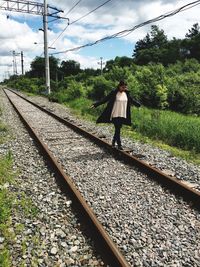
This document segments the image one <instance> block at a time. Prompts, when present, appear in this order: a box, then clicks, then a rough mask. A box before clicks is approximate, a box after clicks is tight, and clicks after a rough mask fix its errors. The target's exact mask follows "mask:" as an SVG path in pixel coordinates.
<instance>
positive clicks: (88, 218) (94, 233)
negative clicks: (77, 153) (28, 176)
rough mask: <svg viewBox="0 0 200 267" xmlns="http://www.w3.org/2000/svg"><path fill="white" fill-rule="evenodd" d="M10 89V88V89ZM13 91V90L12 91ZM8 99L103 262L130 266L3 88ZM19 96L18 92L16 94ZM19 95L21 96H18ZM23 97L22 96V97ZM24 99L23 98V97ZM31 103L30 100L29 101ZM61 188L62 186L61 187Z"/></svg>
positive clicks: (118, 265) (114, 265) (122, 266)
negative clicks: (72, 203)
mask: <svg viewBox="0 0 200 267" xmlns="http://www.w3.org/2000/svg"><path fill="white" fill-rule="evenodd" d="M10 91H12V90H10ZM12 92H13V93H15V92H14V91H12ZM4 93H5V94H6V96H7V98H8V100H9V101H10V103H11V104H12V106H13V108H14V109H15V111H16V112H17V114H18V115H19V117H20V119H21V121H22V122H23V124H24V125H25V126H26V128H27V130H28V132H29V134H30V135H31V136H32V137H33V139H34V141H35V142H36V144H37V145H38V147H39V149H40V151H41V152H42V154H43V155H44V156H45V159H47V161H48V164H49V167H50V168H51V169H52V170H53V171H54V173H56V174H57V175H58V176H59V178H61V184H62V186H64V187H65V189H66V190H67V191H68V192H69V193H70V196H71V197H72V199H73V200H74V201H75V203H76V209H77V208H78V211H79V212H80V214H79V217H80V219H81V220H83V219H84V221H85V222H86V223H87V227H88V229H89V232H90V237H91V238H92V240H94V242H95V247H96V248H97V250H98V251H99V252H100V254H101V256H102V258H103V260H104V262H105V263H106V264H108V265H109V266H113V267H130V265H129V264H128V263H127V261H126V259H125V258H124V256H123V255H122V253H121V252H120V250H119V249H118V248H117V246H116V245H115V244H114V242H113V241H112V240H111V238H110V236H109V235H108V233H107V232H106V231H105V229H104V228H103V226H102V225H101V223H100V222H99V221H98V219H97V217H96V216H95V214H94V212H93V211H92V209H91V208H90V207H89V206H88V204H87V203H86V201H85V199H84V198H83V197H82V195H81V193H80V192H79V190H78V189H77V188H76V186H75V184H74V183H73V181H72V180H71V178H70V177H69V176H67V175H66V173H65V172H64V171H63V169H62V167H61V165H60V164H59V163H58V162H57V160H56V158H55V157H54V156H53V154H52V153H51V152H50V151H49V149H48V146H47V145H46V144H45V143H44V142H43V141H42V140H41V139H40V138H39V137H38V135H37V133H36V131H35V130H34V129H33V128H32V127H31V125H30V124H29V123H28V121H27V120H26V119H25V118H24V117H23V115H22V113H21V112H20V111H19V110H18V108H17V107H16V106H15V104H14V103H13V102H12V100H11V99H10V97H9V96H8V94H7V93H6V91H5V90H4ZM17 95H18V96H20V95H19V94H17ZM20 97H21V96H20ZM22 98H23V97H22ZM24 99H25V98H24ZM25 100H27V99H25ZM28 102H29V101H28ZM29 103H31V102H29ZM62 189H63V188H62Z"/></svg>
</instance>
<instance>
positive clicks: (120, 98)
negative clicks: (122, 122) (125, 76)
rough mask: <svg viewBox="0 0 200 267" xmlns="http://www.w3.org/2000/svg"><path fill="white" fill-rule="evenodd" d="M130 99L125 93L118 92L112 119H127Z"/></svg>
mask: <svg viewBox="0 0 200 267" xmlns="http://www.w3.org/2000/svg"><path fill="white" fill-rule="evenodd" d="M127 102H128V98H127V95H126V93H125V92H118V93H117V94H116V99H115V102H114V105H113V109H112V112H111V119H112V118H116V117H122V118H126V109H127Z"/></svg>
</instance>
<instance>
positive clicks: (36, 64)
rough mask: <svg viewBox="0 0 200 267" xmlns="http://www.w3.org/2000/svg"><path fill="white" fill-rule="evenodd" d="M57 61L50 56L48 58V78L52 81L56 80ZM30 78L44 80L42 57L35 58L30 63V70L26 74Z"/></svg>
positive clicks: (43, 60) (43, 61)
mask: <svg viewBox="0 0 200 267" xmlns="http://www.w3.org/2000/svg"><path fill="white" fill-rule="evenodd" d="M58 63H59V59H57V58H55V57H53V56H51V57H49V67H50V77H51V79H52V80H56V79H57V70H58ZM28 76H30V77H31V78H44V77H45V59H44V58H43V57H36V58H35V59H34V60H33V61H32V62H31V70H30V72H29V73H28Z"/></svg>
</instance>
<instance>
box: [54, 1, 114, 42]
mask: <svg viewBox="0 0 200 267" xmlns="http://www.w3.org/2000/svg"><path fill="white" fill-rule="evenodd" d="M110 1H112V0H107V1H106V2H104V3H103V4H101V5H100V6H98V7H96V8H95V9H93V10H91V11H90V12H88V13H87V14H85V15H83V16H82V17H80V18H78V19H76V20H74V21H72V22H71V23H70V22H68V24H67V26H66V27H65V28H64V29H63V30H62V32H61V33H60V34H59V35H58V37H57V38H56V39H55V40H54V41H53V43H52V44H51V46H52V45H54V44H55V42H56V41H57V40H58V39H59V38H60V37H61V35H62V34H63V33H64V32H65V31H66V29H67V28H68V26H69V25H71V24H74V23H76V22H77V21H79V20H81V19H83V18H85V17H86V16H88V15H90V14H91V13H93V12H94V11H96V10H97V9H99V8H100V7H102V6H104V5H106V4H107V3H108V2H110ZM79 2H80V1H79ZM77 4H78V3H77Z"/></svg>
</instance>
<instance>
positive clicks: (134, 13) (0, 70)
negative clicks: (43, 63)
mask: <svg viewBox="0 0 200 267" xmlns="http://www.w3.org/2000/svg"><path fill="white" fill-rule="evenodd" d="M35 1H37V0H35ZM3 2H5V1H2V0H0V6H1V5H2V3H3ZM37 2H42V1H39V0H38V1H37ZM77 2H78V0H72V1H66V0H59V1H53V0H48V4H49V5H52V6H56V7H57V8H59V9H62V10H64V11H65V12H64V14H61V15H62V16H65V14H67V12H68V11H69V10H70V9H71V8H72V7H73V6H74V5H75V4H76V3H77ZM104 2H105V0H97V1H93V0H82V1H80V3H79V4H78V5H77V6H76V7H75V8H74V9H73V10H72V11H71V12H70V13H69V14H68V15H67V17H68V18H69V20H70V22H72V21H74V20H76V19H78V18H80V17H81V16H83V15H85V14H87V13H88V12H90V11H91V10H93V9H94V8H96V7H97V6H99V5H101V4H103V3H104ZM188 3H190V1H188V0H182V1H176V0H169V1H164V0H153V1H148V0H141V1H133V0H124V1H120V0H111V1H110V2H109V3H107V4H105V5H104V6H102V7H101V8H99V9H98V10H96V11H95V12H93V13H91V14H90V15H88V16H87V17H85V18H83V19H81V20H79V21H78V22H77V23H74V24H72V25H70V26H69V27H68V28H67V29H66V30H65V31H64V33H63V34H62V35H61V37H60V38H59V39H58V40H57V41H56V42H55V44H54V45H53V46H54V47H55V48H56V50H50V51H49V52H50V53H51V51H53V52H54V51H58V52H59V51H64V50H67V49H71V48H73V47H77V46H80V45H83V44H87V43H91V42H94V41H96V40H98V39H101V38H104V37H106V36H109V35H111V34H113V33H116V32H119V31H121V30H125V29H130V28H132V27H133V26H135V25H137V24H139V23H141V22H144V21H146V20H149V19H152V18H154V17H157V16H159V15H161V14H164V13H166V12H169V11H171V10H174V9H176V8H178V7H180V6H183V5H185V4H188ZM199 13H200V5H197V6H196V7H194V8H192V9H189V10H187V11H184V12H181V13H179V14H177V15H175V16H173V17H170V18H167V19H165V20H162V21H159V22H157V23H156V24H157V25H158V26H159V27H160V28H161V29H163V30H164V31H165V33H166V34H167V36H168V38H169V39H171V38H172V37H176V38H184V36H185V34H186V33H187V32H188V29H190V28H191V27H192V25H193V24H194V23H196V22H198V21H199ZM7 15H9V18H7ZM154 24H155V23H154ZM66 25H67V21H66V20H59V21H55V22H53V23H50V24H49V28H50V30H49V32H48V38H49V45H51V43H52V42H54V41H55V40H56V38H57V36H58V35H59V34H60V33H61V32H62V30H63V29H64V28H65V27H66ZM41 27H42V18H41V17H40V16H32V15H30V14H21V13H16V12H15V13H14V12H9V11H3V10H0V28H1V29H4V31H1V32H0V41H1V46H0V80H2V79H3V78H4V77H5V76H6V75H9V74H10V75H11V74H12V60H13V59H12V53H11V51H13V50H15V51H16V52H20V51H23V52H24V63H25V70H29V69H30V63H31V61H32V60H33V59H34V58H35V57H36V56H41V55H42V52H43V45H42V43H43V32H41V31H39V30H38V29H39V28H41ZM150 29H151V25H147V26H145V27H142V28H139V29H137V30H136V31H134V32H133V33H132V34H130V35H128V36H126V37H124V38H121V39H111V40H108V41H105V42H102V43H99V44H97V45H95V46H91V47H87V48H83V49H81V50H78V51H74V52H68V53H63V54H59V55H57V57H59V59H60V60H61V61H62V60H69V59H72V60H76V61H78V62H79V63H80V64H81V67H82V68H87V67H91V68H99V65H98V63H97V62H98V61H99V59H100V57H103V60H104V61H106V60H110V59H114V58H115V57H116V56H128V57H131V56H132V52H133V49H134V45H135V42H137V41H138V40H139V39H142V38H144V37H145V35H146V34H147V32H150ZM34 42H37V43H38V45H34ZM17 64H19V67H18V68H19V69H20V58H17ZM6 73H7V74H6Z"/></svg>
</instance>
